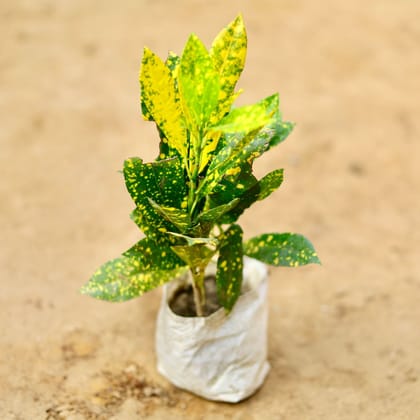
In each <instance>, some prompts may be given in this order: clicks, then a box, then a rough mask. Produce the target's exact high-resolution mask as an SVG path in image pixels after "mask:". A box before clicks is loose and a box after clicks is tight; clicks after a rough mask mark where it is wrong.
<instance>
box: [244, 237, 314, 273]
mask: <svg viewBox="0 0 420 420" xmlns="http://www.w3.org/2000/svg"><path fill="white" fill-rule="evenodd" d="M244 253H245V254H246V255H248V256H249V257H252V258H255V259H257V260H260V261H262V262H264V263H266V264H271V265H275V266H284V267H298V266H300V265H306V264H311V263H316V264H320V261H319V258H318V256H317V254H316V252H315V249H314V247H313V245H312V244H311V242H310V241H309V240H308V239H306V238H305V237H304V236H302V235H299V234H296V233H265V234H263V235H259V236H256V237H254V238H252V239H250V240H248V241H247V242H245V244H244Z"/></svg>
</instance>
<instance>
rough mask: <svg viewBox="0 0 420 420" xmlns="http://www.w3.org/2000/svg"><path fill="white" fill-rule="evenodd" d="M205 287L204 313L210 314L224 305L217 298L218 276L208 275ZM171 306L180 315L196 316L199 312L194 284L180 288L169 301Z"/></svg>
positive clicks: (205, 314)
mask: <svg viewBox="0 0 420 420" xmlns="http://www.w3.org/2000/svg"><path fill="white" fill-rule="evenodd" d="M204 289H205V293H206V301H205V304H204V306H203V315H204V316H209V315H211V314H212V313H214V312H216V311H217V310H218V309H219V308H221V307H222V306H221V305H220V303H219V301H218V299H217V290H216V277H215V276H206V277H205V279H204ZM169 307H170V308H171V309H172V311H173V312H174V313H176V314H177V315H180V316H186V317H194V316H196V314H197V311H196V306H195V302H194V292H193V288H192V285H188V286H186V287H183V288H179V289H178V290H176V292H175V293H174V296H173V297H172V299H171V300H170V301H169Z"/></svg>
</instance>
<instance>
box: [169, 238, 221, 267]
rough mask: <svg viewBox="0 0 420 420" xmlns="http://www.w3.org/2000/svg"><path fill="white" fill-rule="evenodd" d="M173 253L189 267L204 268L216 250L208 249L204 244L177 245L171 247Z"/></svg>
mask: <svg viewBox="0 0 420 420" xmlns="http://www.w3.org/2000/svg"><path fill="white" fill-rule="evenodd" d="M172 250H173V252H175V254H176V255H178V257H179V258H181V259H182V260H183V261H184V262H185V264H187V265H188V266H189V267H191V268H193V267H206V266H207V264H208V263H209V262H210V260H211V259H212V258H213V255H214V254H215V253H216V250H213V249H210V248H208V247H207V246H206V244H200V243H197V244H195V245H177V246H173V247H172Z"/></svg>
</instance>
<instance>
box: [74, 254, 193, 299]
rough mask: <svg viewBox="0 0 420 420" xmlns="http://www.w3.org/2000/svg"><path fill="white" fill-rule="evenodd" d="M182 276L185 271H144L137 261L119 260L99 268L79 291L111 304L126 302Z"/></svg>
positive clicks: (182, 269)
mask: <svg viewBox="0 0 420 420" xmlns="http://www.w3.org/2000/svg"><path fill="white" fill-rule="evenodd" d="M185 272H186V268H185V267H180V268H175V269H173V270H168V271H164V270H162V271H160V270H157V271H147V270H144V268H143V267H142V265H141V263H140V262H139V260H138V259H137V258H133V257H124V256H122V257H119V258H116V259H115V260H112V261H108V262H107V263H105V264H104V265H102V266H101V267H100V268H99V270H97V271H96V272H95V273H94V275H93V276H92V277H91V279H90V280H89V282H88V283H87V284H85V285H84V286H83V287H82V289H81V293H83V294H85V295H89V296H91V297H94V298H97V299H102V300H107V301H111V302H121V301H126V300H129V299H133V298H135V297H137V296H141V295H142V294H144V293H146V292H148V291H149V290H152V289H154V288H156V287H158V286H160V285H162V284H164V283H166V282H168V281H170V280H172V279H173V278H175V277H178V276H180V275H181V274H183V273H185Z"/></svg>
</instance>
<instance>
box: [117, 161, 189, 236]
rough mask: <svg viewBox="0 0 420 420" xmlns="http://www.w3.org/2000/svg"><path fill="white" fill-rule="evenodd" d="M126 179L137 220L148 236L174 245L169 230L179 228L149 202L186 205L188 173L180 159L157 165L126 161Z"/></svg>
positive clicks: (174, 205)
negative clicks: (186, 179) (186, 176)
mask: <svg viewBox="0 0 420 420" xmlns="http://www.w3.org/2000/svg"><path fill="white" fill-rule="evenodd" d="M124 177H125V183H126V186H127V190H128V191H129V193H130V195H131V197H132V198H133V200H134V202H135V203H136V205H137V207H136V210H135V214H134V216H135V218H136V219H135V221H136V223H137V225H138V226H139V227H140V228H141V229H142V230H143V232H144V233H145V235H146V236H150V237H151V238H152V239H153V240H155V241H158V242H159V243H162V242H168V241H169V242H173V241H170V239H168V238H165V233H166V232H167V231H173V230H175V231H176V227H175V226H174V225H173V224H172V223H170V222H168V221H167V220H165V219H164V218H163V217H162V216H161V215H160V214H159V213H157V212H156V210H155V209H154V208H153V206H152V205H151V204H150V201H149V199H152V200H154V201H155V202H157V203H161V204H162V205H164V206H171V207H177V208H183V207H184V206H185V205H186V201H185V197H186V185H185V180H184V170H183V168H182V165H181V164H180V162H179V160H178V159H176V158H173V159H169V160H162V161H158V162H153V163H143V162H142V160H141V159H139V158H130V159H127V160H126V161H125V162H124Z"/></svg>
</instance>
